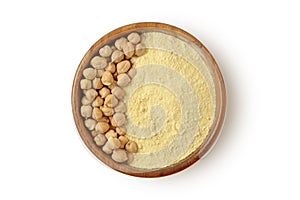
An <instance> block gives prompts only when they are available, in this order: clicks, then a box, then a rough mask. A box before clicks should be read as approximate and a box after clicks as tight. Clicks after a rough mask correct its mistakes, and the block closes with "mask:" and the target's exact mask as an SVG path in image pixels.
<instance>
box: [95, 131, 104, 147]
mask: <svg viewBox="0 0 300 200" xmlns="http://www.w3.org/2000/svg"><path fill="white" fill-rule="evenodd" d="M94 141H95V143H96V144H97V146H103V145H104V144H105V142H106V137H105V136H104V135H102V134H101V133H100V134H98V135H96V136H95V138H94Z"/></svg>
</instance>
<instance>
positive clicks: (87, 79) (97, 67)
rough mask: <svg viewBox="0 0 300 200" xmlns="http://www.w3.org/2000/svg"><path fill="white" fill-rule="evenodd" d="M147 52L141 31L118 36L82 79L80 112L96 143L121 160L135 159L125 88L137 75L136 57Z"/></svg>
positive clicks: (92, 60)
mask: <svg viewBox="0 0 300 200" xmlns="http://www.w3.org/2000/svg"><path fill="white" fill-rule="evenodd" d="M144 52H145V47H144V45H143V44H142V43H141V36H140V35H139V34H138V33H136V32H133V33H130V34H129V35H128V36H127V38H125V37H121V38H118V39H116V40H115V41H114V45H105V46H103V47H102V48H100V50H99V54H97V55H95V56H94V57H93V58H92V59H91V61H90V66H89V67H87V68H86V69H84V70H83V79H82V80H81V81H80V88H81V89H82V91H83V97H82V99H81V104H82V105H81V109H80V111H81V116H82V117H83V118H84V124H85V127H86V128H87V129H88V130H89V131H91V135H92V137H93V139H94V142H95V143H96V145H97V146H99V147H100V148H102V150H103V152H105V153H106V154H108V155H111V158H112V159H113V160H114V161H116V162H119V163H123V162H128V163H129V162H130V161H131V160H132V159H133V158H132V154H131V153H136V152H137V151H138V146H137V144H136V143H135V142H134V141H129V139H128V138H127V137H126V126H125V125H126V115H125V113H126V111H127V108H126V105H125V103H124V101H123V98H124V96H125V95H126V94H125V91H124V89H123V88H124V87H126V86H127V85H128V84H130V81H131V79H133V77H134V76H135V75H136V70H135V68H134V67H133V64H134V60H135V59H136V57H138V56H141V55H143V54H144Z"/></svg>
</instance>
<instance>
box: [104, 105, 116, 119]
mask: <svg viewBox="0 0 300 200" xmlns="http://www.w3.org/2000/svg"><path fill="white" fill-rule="evenodd" d="M101 110H102V112H103V114H104V115H105V116H108V117H109V116H112V115H113V114H114V113H115V112H114V109H112V108H109V107H102V108H101Z"/></svg>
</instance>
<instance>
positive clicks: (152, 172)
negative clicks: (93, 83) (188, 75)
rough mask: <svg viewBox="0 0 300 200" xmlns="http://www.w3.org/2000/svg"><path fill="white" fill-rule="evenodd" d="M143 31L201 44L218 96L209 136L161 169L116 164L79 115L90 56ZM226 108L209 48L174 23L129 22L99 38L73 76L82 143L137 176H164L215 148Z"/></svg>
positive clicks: (223, 89)
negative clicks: (81, 87)
mask: <svg viewBox="0 0 300 200" xmlns="http://www.w3.org/2000/svg"><path fill="white" fill-rule="evenodd" d="M144 30H158V31H161V32H168V33H170V34H174V35H176V36H180V37H183V38H185V39H186V40H188V41H189V42H190V43H191V44H193V45H196V46H198V47H199V49H200V50H201V52H202V56H203V57H204V59H205V60H206V63H207V65H208V67H209V68H210V69H209V70H210V73H211V76H212V79H213V83H214V87H215V96H216V97H215V99H216V105H215V113H214V114H215V117H214V120H213V122H212V125H211V126H210V128H209V131H208V135H207V136H206V138H205V140H204V141H203V142H202V144H201V145H200V146H199V147H198V148H197V149H196V150H195V151H194V152H192V153H191V154H190V155H188V156H187V157H186V158H184V159H183V160H180V161H179V162H177V163H175V164H172V165H170V166H167V167H163V168H159V169H140V168H135V167H131V166H130V165H127V164H123V163H117V162H115V161H113V160H112V159H111V157H110V156H108V155H106V154H105V153H104V152H103V151H102V150H101V149H100V148H99V147H98V146H97V145H96V144H95V143H94V141H93V138H92V136H91V134H90V131H88V130H87V129H86V128H85V125H84V120H83V118H82V117H81V114H80V106H81V95H82V92H81V89H80V80H81V79H82V73H83V70H84V69H85V68H86V67H87V66H89V62H90V60H91V58H92V57H93V56H95V55H96V54H97V53H98V51H99V48H100V47H102V46H103V45H104V44H107V43H111V42H112V41H114V40H115V39H117V38H119V37H121V36H123V35H124V34H125V35H126V34H128V33H130V32H133V31H137V32H139V31H144ZM225 108H226V94H225V86H224V81H223V78H222V75H221V72H220V70H219V68H218V65H217V63H216V61H215V60H214V58H213V56H212V55H211V54H210V53H209V51H208V50H207V49H206V47H205V46H204V45H203V44H202V43H201V42H200V41H199V40H197V39H196V38H195V37H194V36H192V35H191V34H189V33H187V32H186V31H184V30H181V29H179V28H177V27H175V26H171V25H168V24H163V23H155V22H143V23H135V24H130V25H126V26H123V27H120V28H118V29H116V30H113V31H112V32H110V33H108V34H106V35H105V36H103V37H102V38H100V39H99V40H98V41H97V42H96V43H95V44H94V45H93V46H92V47H91V48H90V49H89V50H88V51H87V53H86V54H85V55H84V57H83V59H82V60H81V62H80V64H79V66H78V69H77V71H76V74H75V77H74V82H73V88H72V110H73V116H74V120H75V123H76V126H77V129H78V132H79V135H80V137H81V139H82V140H83V142H84V143H85V145H86V146H87V147H88V149H89V150H90V151H91V152H92V153H93V154H94V155H95V156H96V157H97V158H98V159H99V160H101V161H102V162H103V163H105V164H106V165H108V166H109V167H111V168H113V169H115V170H117V171H119V172H122V173H125V174H128V175H132V176H138V177H161V176H166V175H170V174H173V173H176V172H179V171H181V170H183V169H185V168H187V167H189V166H190V165H192V164H193V163H195V162H196V161H197V160H199V159H200V158H202V157H203V156H204V155H205V154H206V153H207V152H208V151H209V150H210V149H211V148H212V146H213V145H214V143H215V142H216V140H217V138H218V136H219V133H220V130H221V127H222V124H223V121H224V115H225Z"/></svg>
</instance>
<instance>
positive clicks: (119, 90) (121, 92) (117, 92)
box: [111, 86, 125, 99]
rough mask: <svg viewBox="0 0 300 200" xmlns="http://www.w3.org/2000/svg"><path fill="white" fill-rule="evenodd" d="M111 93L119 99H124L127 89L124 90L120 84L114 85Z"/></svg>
mask: <svg viewBox="0 0 300 200" xmlns="http://www.w3.org/2000/svg"><path fill="white" fill-rule="evenodd" d="M111 93H112V94H113V95H114V96H115V97H117V99H123V98H124V96H125V91H124V90H123V89H122V88H120V87H118V86H116V87H114V88H113V89H112V90H111Z"/></svg>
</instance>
